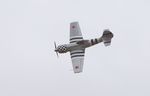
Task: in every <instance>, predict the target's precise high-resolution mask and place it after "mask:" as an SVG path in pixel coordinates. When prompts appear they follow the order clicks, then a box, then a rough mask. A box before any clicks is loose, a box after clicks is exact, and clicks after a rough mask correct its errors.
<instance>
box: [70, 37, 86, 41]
mask: <svg viewBox="0 0 150 96" xmlns="http://www.w3.org/2000/svg"><path fill="white" fill-rule="evenodd" d="M75 39H83V37H73V38H70V41H71V40H75Z"/></svg>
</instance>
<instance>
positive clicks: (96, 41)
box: [91, 38, 99, 45]
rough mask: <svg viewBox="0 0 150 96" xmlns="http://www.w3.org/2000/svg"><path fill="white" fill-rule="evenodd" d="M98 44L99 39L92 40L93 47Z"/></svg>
mask: <svg viewBox="0 0 150 96" xmlns="http://www.w3.org/2000/svg"><path fill="white" fill-rule="evenodd" d="M97 43H99V41H98V39H97V38H95V39H91V45H94V44H97Z"/></svg>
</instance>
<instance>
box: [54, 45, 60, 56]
mask: <svg viewBox="0 0 150 96" xmlns="http://www.w3.org/2000/svg"><path fill="white" fill-rule="evenodd" d="M54 46H55V52H56V55H57V58H58V57H59V56H58V52H57V51H56V48H57V45H56V42H54Z"/></svg>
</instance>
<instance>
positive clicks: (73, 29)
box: [70, 22, 83, 43]
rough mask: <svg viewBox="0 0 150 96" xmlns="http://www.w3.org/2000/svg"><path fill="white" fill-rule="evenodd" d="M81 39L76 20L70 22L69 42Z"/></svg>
mask: <svg viewBox="0 0 150 96" xmlns="http://www.w3.org/2000/svg"><path fill="white" fill-rule="evenodd" d="M80 40H83V37H82V33H81V30H80V26H79V23H78V22H72V23H70V43H74V42H77V41H80Z"/></svg>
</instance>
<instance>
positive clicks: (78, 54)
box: [70, 50, 84, 58]
mask: <svg viewBox="0 0 150 96" xmlns="http://www.w3.org/2000/svg"><path fill="white" fill-rule="evenodd" d="M70 55H71V58H74V57H84V50H74V51H71V52H70Z"/></svg>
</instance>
